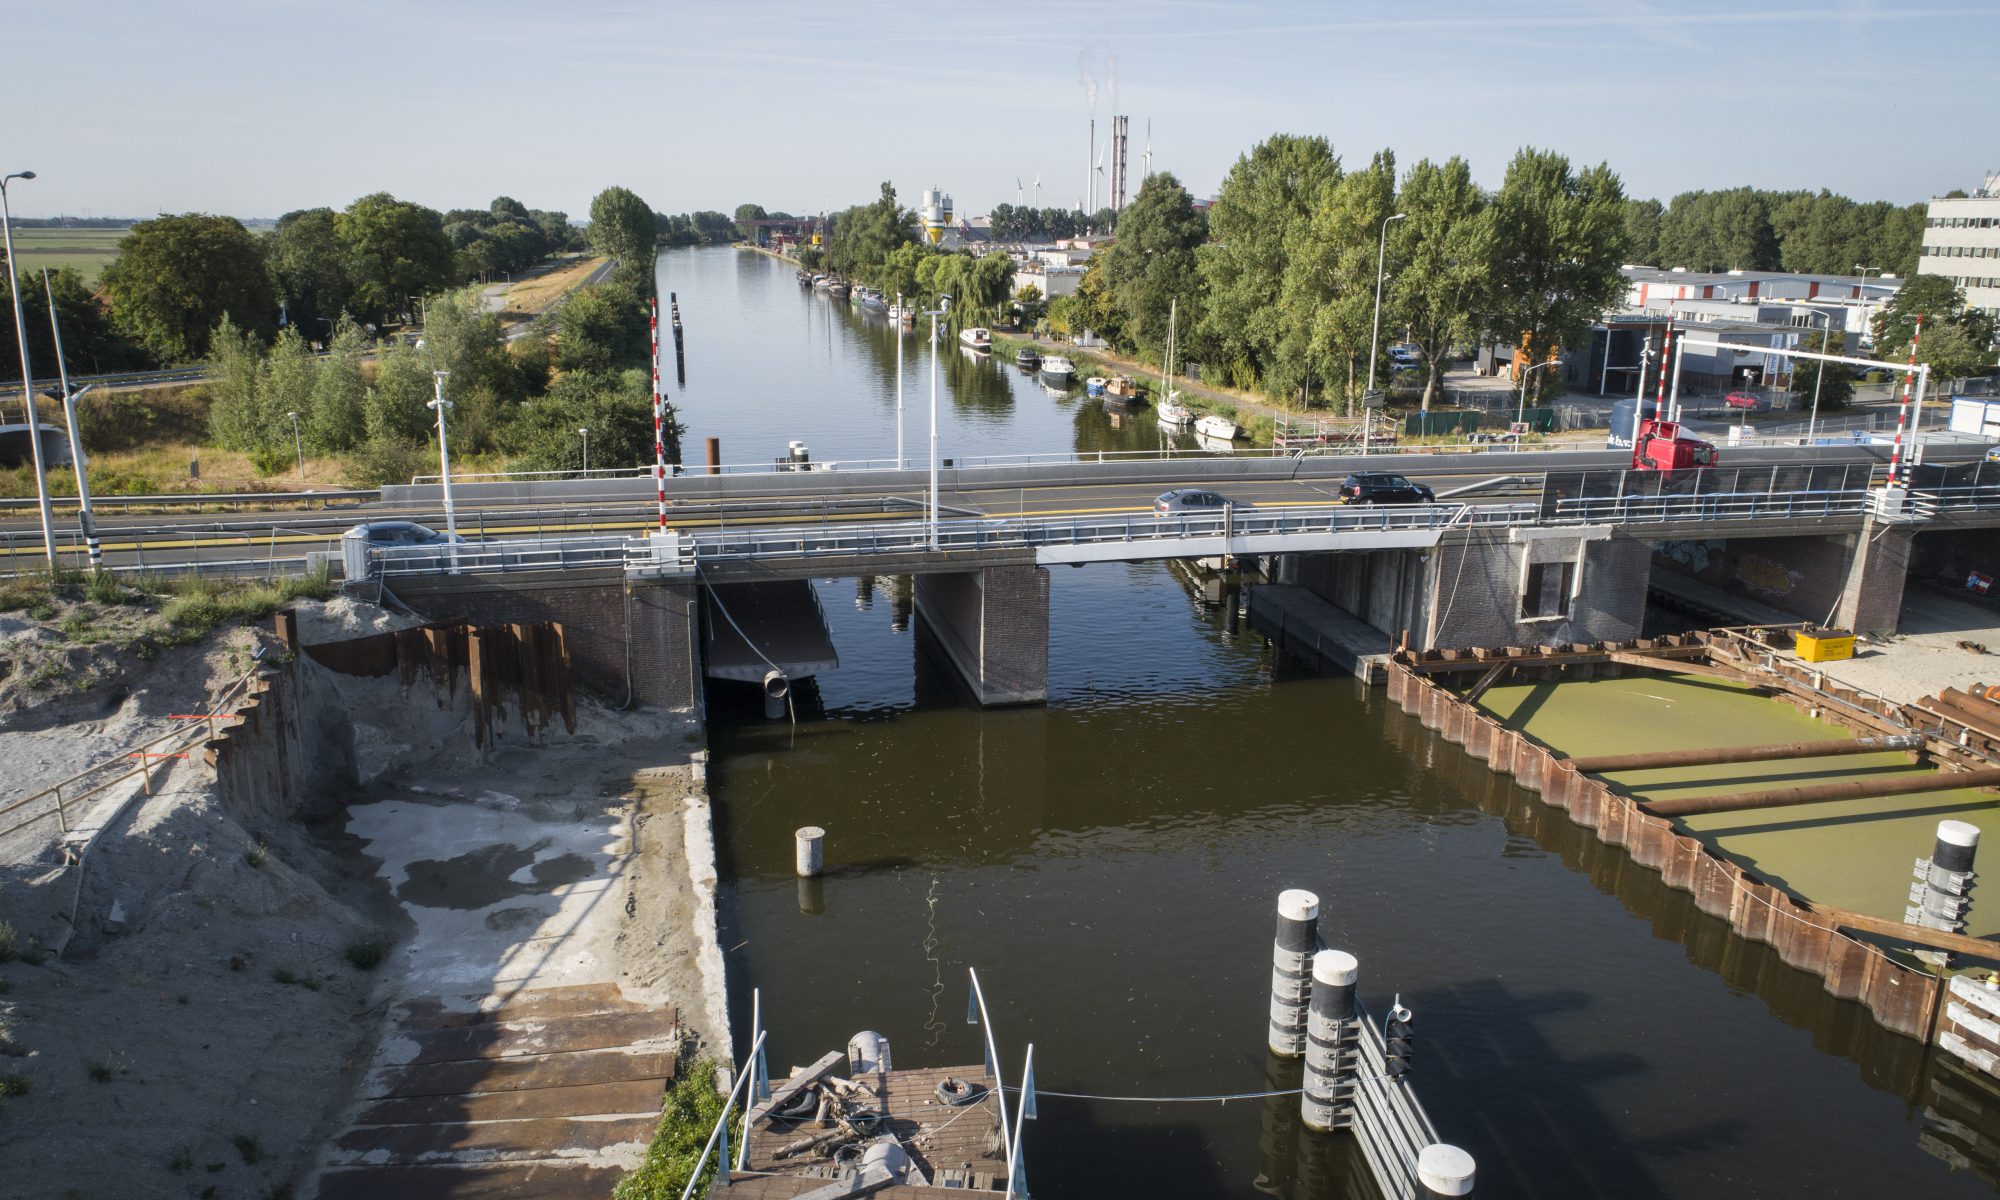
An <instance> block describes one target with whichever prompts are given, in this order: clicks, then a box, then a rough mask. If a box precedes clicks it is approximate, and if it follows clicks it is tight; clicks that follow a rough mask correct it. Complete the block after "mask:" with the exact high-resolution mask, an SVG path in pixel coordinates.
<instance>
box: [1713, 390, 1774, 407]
mask: <svg viewBox="0 0 2000 1200" xmlns="http://www.w3.org/2000/svg"><path fill="white" fill-rule="evenodd" d="M1722 403H1723V404H1724V405H1726V406H1727V407H1729V408H1733V409H1736V410H1738V411H1740V412H1763V411H1764V410H1766V409H1768V408H1769V407H1770V406H1771V405H1770V402H1769V401H1767V400H1765V399H1764V398H1763V397H1762V396H1753V395H1751V394H1750V393H1749V392H1731V393H1729V394H1728V395H1727V396H1724V397H1723V398H1722Z"/></svg>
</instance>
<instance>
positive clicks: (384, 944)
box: [345, 934, 389, 971]
mask: <svg viewBox="0 0 2000 1200" xmlns="http://www.w3.org/2000/svg"><path fill="white" fill-rule="evenodd" d="M345 953H346V955H347V961H348V963H349V964H350V965H352V966H353V967H354V969H355V970H357V971H372V970H374V969H375V968H376V967H379V966H381V965H382V960H383V959H385V958H387V957H388V956H389V942H388V940H387V939H386V938H382V937H378V936H375V935H372V934H371V935H369V936H368V937H360V938H355V939H354V940H353V941H351V942H349V943H347V949H346V951H345Z"/></svg>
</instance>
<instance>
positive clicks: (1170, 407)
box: [1159, 300, 1194, 429]
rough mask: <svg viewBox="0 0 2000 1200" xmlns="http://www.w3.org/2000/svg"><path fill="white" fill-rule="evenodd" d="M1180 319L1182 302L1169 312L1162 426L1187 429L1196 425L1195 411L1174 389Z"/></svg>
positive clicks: (1162, 377)
mask: <svg viewBox="0 0 2000 1200" xmlns="http://www.w3.org/2000/svg"><path fill="white" fill-rule="evenodd" d="M1179 319H1180V301H1179V300H1175V301H1174V303H1173V306H1172V307H1170V308H1169V309H1168V310H1167V352H1166V353H1165V354H1164V355H1162V356H1161V357H1160V408H1159V419H1160V424H1162V425H1168V426H1172V427H1173V428H1175V429H1185V428H1187V427H1188V426H1189V425H1192V424H1194V410H1193V409H1191V408H1189V407H1188V406H1187V405H1186V404H1184V403H1182V402H1181V394H1180V393H1179V392H1177V391H1175V390H1174V388H1173V363H1174V350H1175V346H1174V335H1175V333H1176V326H1177V325H1178V323H1179Z"/></svg>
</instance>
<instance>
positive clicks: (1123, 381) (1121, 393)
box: [1104, 375, 1146, 404]
mask: <svg viewBox="0 0 2000 1200" xmlns="http://www.w3.org/2000/svg"><path fill="white" fill-rule="evenodd" d="M1104 394H1105V395H1106V396H1108V397H1110V398H1111V399H1113V400H1116V401H1118V402H1119V403H1121V404H1143V403H1145V401H1146V398H1145V396H1143V395H1141V394H1140V392H1139V383H1138V381H1137V380H1135V379H1133V378H1132V377H1131V376H1130V375H1113V376H1112V377H1111V381H1110V382H1109V383H1106V384H1105V385H1104Z"/></svg>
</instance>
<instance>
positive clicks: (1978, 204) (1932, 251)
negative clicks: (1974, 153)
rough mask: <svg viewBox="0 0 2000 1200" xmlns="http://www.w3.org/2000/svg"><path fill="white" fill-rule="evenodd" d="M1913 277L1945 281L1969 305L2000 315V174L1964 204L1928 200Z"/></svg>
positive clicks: (1969, 197)
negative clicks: (1920, 253)
mask: <svg viewBox="0 0 2000 1200" xmlns="http://www.w3.org/2000/svg"><path fill="white" fill-rule="evenodd" d="M1917 274H1919V275H1943V276H1945V277H1946V278H1948V279H1950V280H1951V281H1952V282H1953V283H1956V284H1957V285H1958V286H1959V287H1961V288H1963V289H1965V302H1966V303H1967V304H1968V305H1970V306H1972V307H1973V308H1978V309H1984V310H1985V311H1986V312H1989V313H1991V314H1993V315H1994V316H2000V174H1995V175H1988V176H1987V177H1986V182H1985V184H1984V185H1983V186H1981V187H1980V189H1979V190H1978V191H1977V192H1974V193H1973V194H1972V195H1970V196H1967V197H1965V198H1964V199H1962V200H1958V199H1942V198H1940V199H1936V200H1933V201H1931V206H1930V213H1929V215H1928V216H1927V217H1926V218H1925V220H1924V248H1923V256H1922V257H1921V258H1919V259H1917Z"/></svg>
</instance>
